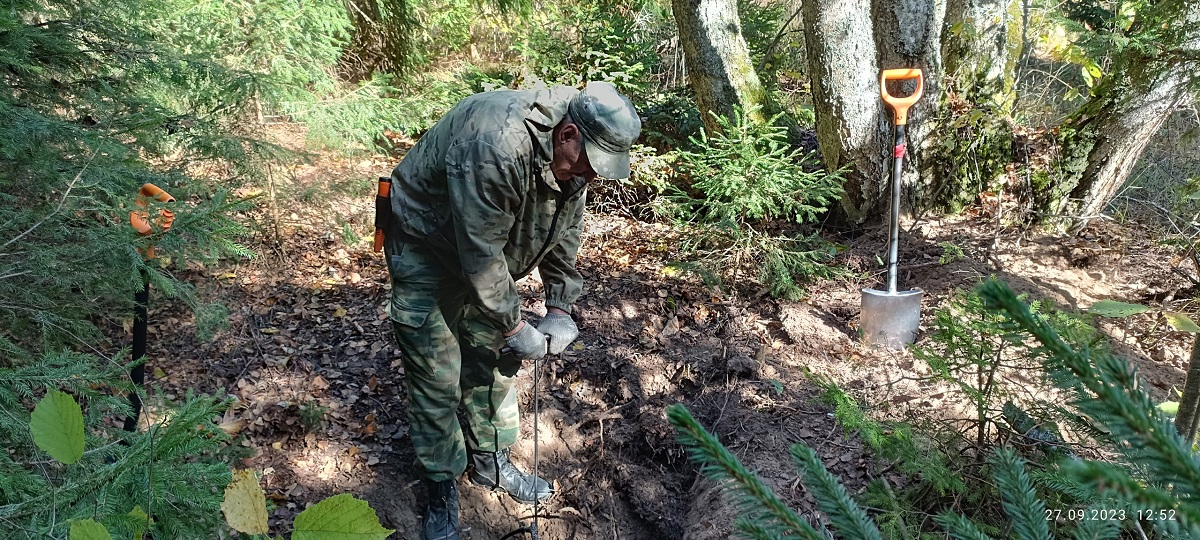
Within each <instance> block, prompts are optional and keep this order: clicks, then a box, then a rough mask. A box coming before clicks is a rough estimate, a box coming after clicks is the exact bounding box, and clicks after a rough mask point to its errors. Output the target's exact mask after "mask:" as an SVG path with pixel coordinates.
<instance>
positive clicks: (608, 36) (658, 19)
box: [517, 0, 673, 102]
mask: <svg viewBox="0 0 1200 540" xmlns="http://www.w3.org/2000/svg"><path fill="white" fill-rule="evenodd" d="M531 17H532V21H531V22H532V24H531V28H530V29H529V34H528V37H527V38H526V40H524V41H523V42H520V43H518V44H517V47H518V50H520V51H521V53H522V56H523V57H524V58H525V59H526V61H527V62H528V63H529V64H530V65H531V67H532V71H533V74H534V75H536V76H537V77H539V78H541V79H543V80H544V81H545V82H547V83H550V84H565V85H568V86H577V85H579V84H580V83H582V82H585V81H609V82H611V83H613V84H614V85H616V87H617V88H618V89H620V90H621V91H622V92H624V93H626V94H628V95H629V96H630V97H631V98H632V99H633V100H634V101H635V102H641V101H642V100H643V98H644V97H645V96H646V95H647V94H648V93H649V92H650V91H651V90H653V89H654V78H653V77H652V74H654V73H658V71H659V70H660V69H661V66H660V62H661V59H660V56H659V54H658V51H657V47H658V45H659V42H660V41H662V40H664V39H666V38H667V36H668V35H669V34H670V32H671V31H672V30H673V27H672V24H671V22H670V19H669V10H668V9H667V8H666V7H665V6H663V5H661V4H660V3H658V2H655V1H653V0H642V1H637V2H632V3H630V2H617V1H613V0H605V1H601V2H582V1H576V0H567V1H565V2H562V3H559V4H555V5H550V6H546V8H545V9H539V10H537V11H535V12H533V13H532V14H531Z"/></svg>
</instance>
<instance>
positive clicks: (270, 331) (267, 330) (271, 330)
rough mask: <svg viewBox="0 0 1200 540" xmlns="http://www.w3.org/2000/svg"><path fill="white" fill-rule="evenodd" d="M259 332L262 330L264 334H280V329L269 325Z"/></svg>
mask: <svg viewBox="0 0 1200 540" xmlns="http://www.w3.org/2000/svg"><path fill="white" fill-rule="evenodd" d="M259 332H262V333H264V334H278V333H279V329H278V328H275V327H274V326H269V327H267V328H263V329H262V330H259Z"/></svg>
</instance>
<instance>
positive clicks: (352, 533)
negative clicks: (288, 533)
mask: <svg viewBox="0 0 1200 540" xmlns="http://www.w3.org/2000/svg"><path fill="white" fill-rule="evenodd" d="M294 526H295V529H296V530H295V532H294V533H292V540H383V539H384V538H387V537H388V535H390V534H392V533H394V532H396V531H394V530H391V529H385V528H383V526H382V525H380V524H379V516H376V515H375V510H374V509H372V508H371V506H370V505H368V504H367V501H363V500H359V499H355V498H354V496H353V495H350V494H349V493H342V494H341V495H334V496H332V497H330V498H328V499H325V500H323V501H321V502H319V503H317V504H314V505H312V506H310V507H308V509H307V510H305V511H303V512H300V515H298V516H296V523H295V524H294Z"/></svg>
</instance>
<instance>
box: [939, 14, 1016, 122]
mask: <svg viewBox="0 0 1200 540" xmlns="http://www.w3.org/2000/svg"><path fill="white" fill-rule="evenodd" d="M1013 3H1014V2H1013V0H948V2H947V4H946V27H947V29H948V32H947V34H946V36H945V39H944V40H943V46H942V58H943V60H944V65H945V71H946V80H947V82H948V84H947V88H946V90H947V91H950V92H954V94H955V97H956V98H959V99H963V100H966V101H969V102H972V103H992V104H995V105H996V112H998V113H1000V114H1003V115H1008V114H1011V112H1012V106H1013V99H1014V98H1015V97H1016V92H1015V85H1016V78H1015V76H1016V71H1017V60H1018V59H1019V58H1020V56H1021V49H1022V47H1023V44H1022V43H1021V39H1020V36H1017V35H1011V34H1010V33H1009V28H1010V26H1011V24H1012V23H1016V24H1018V25H1019V24H1020V22H1018V21H1012V20H1010V19H1012V17H1010V15H1009V11H1008V10H1009V6H1011V5H1012V4H1013ZM1016 28H1018V29H1019V28H1020V26H1017V27H1016Z"/></svg>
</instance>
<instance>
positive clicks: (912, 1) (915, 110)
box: [871, 0, 947, 209]
mask: <svg viewBox="0 0 1200 540" xmlns="http://www.w3.org/2000/svg"><path fill="white" fill-rule="evenodd" d="M946 2H947V0H873V1H872V3H871V12H872V17H871V18H872V19H873V20H874V33H875V44H876V48H877V49H876V50H877V56H878V59H879V69H881V70H883V69H894V68H920V69H921V71H922V73H923V74H924V85H925V90H924V94H923V95H922V97H921V100H920V101H918V102H917V103H916V104H915V105H913V107H912V108H911V109H909V113H908V128H907V131H908V149H909V153H908V156H907V157H906V158H905V171H904V175H903V180H902V182H903V185H904V186H905V187H906V189H905V190H904V191H905V193H906V194H907V195H908V199H909V204H907V205H905V207H907V208H909V209H915V208H917V207H918V206H925V205H926V203H927V202H928V201H929V199H931V198H932V197H933V196H934V194H935V193H936V192H937V190H936V188H935V187H934V186H936V185H938V184H939V183H940V182H939V180H941V179H939V178H938V174H937V173H938V172H939V171H940V169H936V168H934V167H933V166H932V165H934V164H935V163H937V161H938V160H937V159H935V156H934V155H933V154H934V151H935V150H936V148H935V147H934V143H935V142H940V141H938V140H936V138H935V137H931V134H932V133H934V132H935V131H936V130H937V128H938V127H939V125H940V120H942V119H941V108H942V78H943V70H942V27H943V25H944V22H945V19H946ZM889 111H890V109H889ZM889 116H890V112H889ZM889 126H890V122H889Z"/></svg>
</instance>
